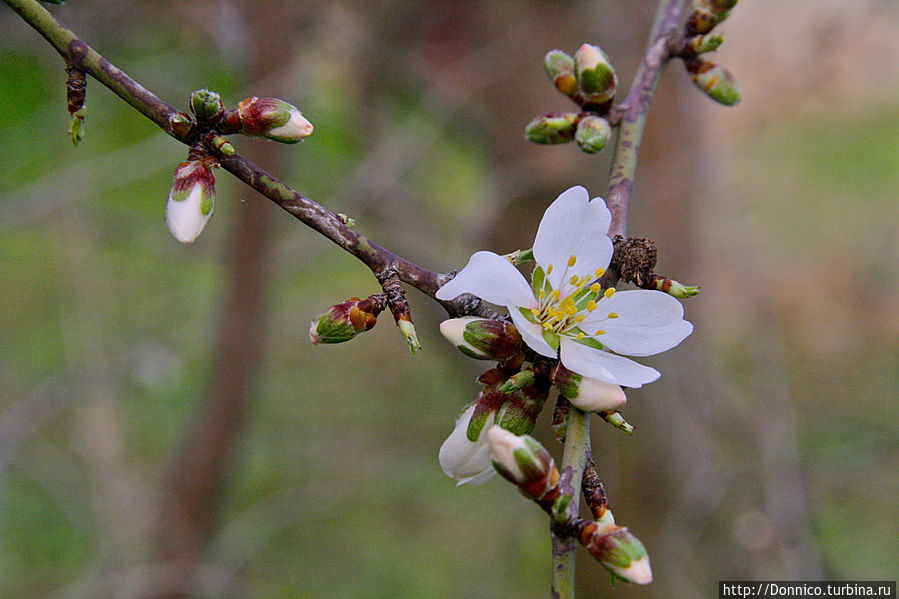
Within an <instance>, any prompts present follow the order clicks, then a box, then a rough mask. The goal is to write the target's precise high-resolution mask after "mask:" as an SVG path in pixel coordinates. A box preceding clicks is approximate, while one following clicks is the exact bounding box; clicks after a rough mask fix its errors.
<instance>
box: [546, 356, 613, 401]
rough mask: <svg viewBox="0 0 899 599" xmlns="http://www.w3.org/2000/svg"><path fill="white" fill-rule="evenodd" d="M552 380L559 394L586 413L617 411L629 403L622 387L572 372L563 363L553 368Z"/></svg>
mask: <svg viewBox="0 0 899 599" xmlns="http://www.w3.org/2000/svg"><path fill="white" fill-rule="evenodd" d="M551 379H552V382H553V385H555V386H556V388H557V389H558V390H559V394H561V395H562V396H563V397H565V398H567V399H568V401H569V402H571V405H573V406H574V407H576V408H578V409H580V410H583V411H585V412H599V411H606V410H617V409H618V408H620V407H621V406H623V405H624V404H625V402H627V397H626V396H625V395H624V390H623V389H622V388H621V386H620V385H617V384H615V383H609V382H606V381H601V380H599V379H591V378H589V377H585V376H583V375H580V374H578V373H576V372H572V371H570V370H568V369H567V368H565V367H564V366H562V363H561V362H560V363H558V364H557V365H556V366H555V368H553V371H552V374H551Z"/></svg>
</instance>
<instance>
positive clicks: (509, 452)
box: [487, 426, 559, 499]
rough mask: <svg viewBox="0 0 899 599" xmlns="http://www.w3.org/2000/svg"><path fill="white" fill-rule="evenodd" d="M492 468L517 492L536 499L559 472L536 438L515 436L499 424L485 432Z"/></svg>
mask: <svg viewBox="0 0 899 599" xmlns="http://www.w3.org/2000/svg"><path fill="white" fill-rule="evenodd" d="M487 440H488V442H489V443H490V459H491V460H492V461H493V467H494V468H496V471H497V472H499V473H500V475H502V477H503V478H505V479H506V480H508V481H510V482H513V483H515V484H516V485H518V487H519V488H520V489H521V492H522V493H524V494H525V495H527V496H528V497H531V498H533V499H540V498H541V497H543V496H544V495H545V494H546V492H547V491H548V490H549V489H551V488H552V487H553V486H554V485H555V484H556V483H557V482H559V471H558V469H557V468H556V465H555V463H554V462H553V459H552V456H550V455H549V452H548V451H546V448H544V447H543V446H542V445H541V444H540V443H539V442H538V441H537V440H536V439H534V438H533V437H530V436H528V435H522V436H520V437H519V436H517V435H515V434H513V433H511V432H509V431H507V430H506V429H504V428H502V427H499V426H492V427H490V430H488V431H487Z"/></svg>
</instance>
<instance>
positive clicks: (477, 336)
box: [440, 316, 521, 361]
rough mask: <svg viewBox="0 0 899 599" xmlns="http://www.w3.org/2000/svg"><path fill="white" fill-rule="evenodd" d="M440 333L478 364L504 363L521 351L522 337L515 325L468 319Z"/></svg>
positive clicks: (448, 322)
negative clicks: (483, 362)
mask: <svg viewBox="0 0 899 599" xmlns="http://www.w3.org/2000/svg"><path fill="white" fill-rule="evenodd" d="M440 333H441V334H442V335H443V336H444V337H445V338H446V340H447V341H449V342H450V343H452V344H453V345H455V346H456V348H458V350H459V351H460V352H462V353H463V354H465V355H466V356H468V357H470V358H475V359H476V360H496V361H502V360H505V359H507V358H509V357H511V356H512V355H513V354H515V353H516V352H518V351H520V350H521V335H520V334H519V333H518V329H516V328H515V326H514V325H512V324H510V323H506V322H501V321H499V320H490V319H483V318H475V317H471V316H467V317H465V318H451V319H449V320H444V321H443V322H441V323H440Z"/></svg>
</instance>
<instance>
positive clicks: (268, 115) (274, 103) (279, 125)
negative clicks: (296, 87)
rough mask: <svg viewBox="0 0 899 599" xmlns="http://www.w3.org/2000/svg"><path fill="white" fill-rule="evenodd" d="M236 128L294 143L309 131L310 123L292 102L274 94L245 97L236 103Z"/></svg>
mask: <svg viewBox="0 0 899 599" xmlns="http://www.w3.org/2000/svg"><path fill="white" fill-rule="evenodd" d="M237 118H238V119H239V121H240V126H239V127H238V130H239V132H240V133H243V134H244V135H252V136H262V137H266V138H268V139H271V140H273V141H280V142H282V143H287V144H293V143H297V142H298V141H300V140H302V139H306V138H307V137H309V136H310V135H311V134H312V123H310V122H309V121H307V120H306V118H305V117H304V116H303V114H302V113H301V112H300V111H299V110H298V109H297V107H296V106H294V105H293V104H288V103H287V102H285V101H284V100H279V99H277V98H257V97H256V96H253V97H252V98H247V99H246V100H243V101H241V102H240V104H238V105H237Z"/></svg>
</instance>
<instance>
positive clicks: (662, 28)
mask: <svg viewBox="0 0 899 599" xmlns="http://www.w3.org/2000/svg"><path fill="white" fill-rule="evenodd" d="M682 3H683V0H659V3H658V5H657V8H656V15H655V20H654V21H653V24H652V28H651V31H650V34H649V40H650V42H649V46H648V47H647V50H646V54H645V55H644V57H643V62H642V63H641V64H640V68H639V69H638V70H637V74H636V75H635V76H634V82H633V84H631V88H630V90H629V91H628V93H627V97H626V98H625V100H624V102H622V103H621V104H620V105H619V106H616V107H614V108H613V109H612V111H611V114H610V116H611V117H612V119H613V121H619V120H620V121H619V128H618V139H617V141H616V143H615V153H614V156H613V158H612V168H611V174H610V176H609V193H608V197H607V198H606V205H607V206H608V208H609V211H610V212H611V213H612V223H611V226H610V227H609V236H610V237H613V238H614V237H615V236H616V235H624V232H625V229H626V227H627V209H628V204H629V203H630V197H631V188H632V187H633V184H634V173H635V172H636V169H637V154H638V153H639V151H640V140H641V138H642V137H643V127H644V125H645V124H646V114H647V112H648V111H649V104H650V102H651V101H652V97H653V95H654V94H655V90H656V87H657V86H658V83H659V79H660V78H661V76H662V70H663V69H664V68H665V65H666V64H667V63H668V60H669V59H670V58H671V57H672V53H671V48H672V47H674V46H675V43H674V42H675V40H676V38H677V37H678V36H679V35H680V33H679V23H680V15H681V5H682ZM610 274H612V273H611V271H610V273H607V276H608V275H610ZM611 283H613V284H614V281H611ZM589 430H590V429H589V415H588V414H585V413H584V412H582V411H580V410H578V409H576V408H574V407H573V406H572V407H571V408H570V410H569V412H568V424H567V434H566V439H565V450H564V452H563V454H562V472H563V477H565V476H571V477H573V478H571V480H570V483H569V484H570V486H571V488H570V491H571V492H573V493H574V495H573V497H580V486H581V476H582V474H583V472H584V469H585V467H586V466H587V462H588V457H589V455H590V452H591V450H590V435H589ZM568 514H569V516H571V518H577V514H578V501H572V502H571V504H570V505H569V507H568ZM552 546H553V575H552V589H553V595H552V596H553V597H554V598H556V597H558V598H561V599H564V598H569V599H573V598H574V581H575V574H574V564H575V555H576V550H577V543H576V542H575V540H574V539H573V538H571V537H570V536H567V535H566V531H565V530H560V529H558V528H557V527H553V529H552Z"/></svg>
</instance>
